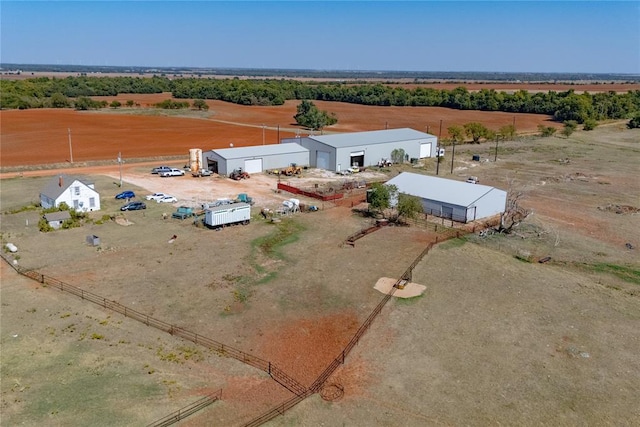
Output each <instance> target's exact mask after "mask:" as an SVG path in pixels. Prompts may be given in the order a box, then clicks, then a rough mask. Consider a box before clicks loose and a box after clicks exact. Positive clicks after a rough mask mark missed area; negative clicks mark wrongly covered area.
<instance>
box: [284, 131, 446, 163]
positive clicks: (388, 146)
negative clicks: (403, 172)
mask: <svg viewBox="0 0 640 427" xmlns="http://www.w3.org/2000/svg"><path fill="white" fill-rule="evenodd" d="M282 142H283V143H298V144H299V145H301V146H303V147H305V148H307V149H308V150H309V165H310V166H312V167H317V168H320V169H327V170H332V171H340V170H343V169H348V168H349V167H351V166H360V167H363V166H364V167H366V166H372V165H376V164H378V162H379V161H380V160H381V159H390V158H391V152H392V151H393V150H395V149H402V150H404V153H405V155H406V159H405V160H411V159H421V158H425V157H434V156H435V155H436V146H437V145H438V138H437V137H436V136H434V135H430V134H428V133H424V132H420V131H417V130H414V129H410V128H402V129H385V130H376V131H369V132H352V133H341V134H332V135H310V136H306V137H300V138H286V139H283V140H282ZM286 145H289V144H286Z"/></svg>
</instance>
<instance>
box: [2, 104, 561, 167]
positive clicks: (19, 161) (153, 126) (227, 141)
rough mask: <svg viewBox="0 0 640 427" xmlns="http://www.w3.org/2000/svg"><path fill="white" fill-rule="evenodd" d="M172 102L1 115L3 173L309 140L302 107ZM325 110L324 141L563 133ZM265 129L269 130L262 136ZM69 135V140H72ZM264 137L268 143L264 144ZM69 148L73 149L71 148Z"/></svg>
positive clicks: (488, 121) (504, 121)
mask: <svg viewBox="0 0 640 427" xmlns="http://www.w3.org/2000/svg"><path fill="white" fill-rule="evenodd" d="M170 97H171V95H170V94H153V95H137V94H125V95H119V96H117V97H95V98H96V99H104V100H106V101H107V102H111V101H113V100H116V99H117V100H119V101H120V102H122V103H123V104H124V103H125V102H126V101H127V100H132V101H134V102H136V103H137V104H139V105H140V107H139V108H132V109H128V108H120V109H117V110H112V109H104V110H101V111H84V112H82V111H75V110H71V109H68V110H62V109H38V110H35V109H32V110H3V111H0V121H1V122H2V127H1V128H0V138H1V139H0V140H1V141H2V165H1V167H2V171H3V172H4V171H6V170H7V169H8V168H13V169H16V168H20V167H22V166H24V165H30V166H33V165H41V164H57V165H61V164H65V163H67V166H69V162H70V160H71V159H70V157H71V156H70V154H72V155H73V161H74V164H75V165H82V164H83V163H85V162H88V161H103V162H106V161H112V162H113V161H115V158H117V155H118V153H122V156H123V158H124V159H125V161H131V160H134V161H135V160H140V159H149V158H159V157H163V156H184V158H185V159H188V153H189V149H190V148H201V149H203V150H210V149H214V148H228V147H230V146H231V144H233V146H234V147H241V146H250V145H261V144H263V142H264V143H265V144H276V143H278V142H279V140H280V139H282V138H287V137H288V138H291V137H295V136H296V134H300V135H307V133H305V132H304V130H302V129H301V128H299V127H297V126H296V125H295V121H294V120H293V116H294V115H295V114H296V107H297V105H298V104H299V102H298V101H287V102H286V103H285V104H284V105H282V106H277V107H258V106H242V105H236V104H231V103H227V102H222V101H207V104H208V105H209V110H208V111H207V112H198V111H178V112H176V111H169V112H166V111H164V110H156V109H152V108H149V107H150V106H152V105H153V104H155V103H158V102H161V101H163V100H165V99H168V98H170ZM314 103H315V104H316V105H317V106H318V108H319V109H321V110H326V111H329V112H333V113H335V114H336V116H337V117H338V120H339V121H338V123H337V124H336V125H334V126H331V127H328V128H326V129H325V131H324V133H334V132H356V131H369V130H381V129H385V128H404V127H409V128H413V129H416V130H420V131H423V132H429V133H432V134H435V135H438V134H440V121H441V120H442V136H443V137H446V135H447V128H448V127H450V126H454V125H458V126H461V125H463V124H465V123H469V122H472V121H478V122H481V123H484V124H485V126H487V127H489V128H491V129H495V130H497V129H499V128H500V127H501V126H505V125H509V124H512V123H514V122H515V125H516V128H517V130H518V132H520V133H523V134H527V133H533V132H536V131H537V127H538V125H540V124H543V125H545V126H553V127H557V128H560V127H561V124H559V123H554V122H551V121H550V117H548V116H545V115H539V114H511V113H502V112H488V111H460V110H452V109H447V108H440V107H375V106H359V105H354V104H347V103H338V102H327V101H316V102H314ZM263 126H264V128H263ZM69 133H70V135H69ZM263 136H264V140H263ZM69 140H71V149H70V148H69V145H70V144H69Z"/></svg>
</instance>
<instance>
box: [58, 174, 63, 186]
mask: <svg viewBox="0 0 640 427" xmlns="http://www.w3.org/2000/svg"><path fill="white" fill-rule="evenodd" d="M62 181H63V179H62V175H60V176H59V177H58V187H62Z"/></svg>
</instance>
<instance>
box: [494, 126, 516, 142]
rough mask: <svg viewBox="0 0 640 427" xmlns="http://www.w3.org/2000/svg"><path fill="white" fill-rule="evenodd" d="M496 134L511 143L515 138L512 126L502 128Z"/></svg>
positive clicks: (514, 129)
mask: <svg viewBox="0 0 640 427" xmlns="http://www.w3.org/2000/svg"><path fill="white" fill-rule="evenodd" d="M498 133H499V134H500V135H502V136H503V137H504V138H505V139H508V140H509V141H513V140H514V139H515V137H516V127H515V126H514V125H506V126H502V127H501V128H500V129H499V130H498Z"/></svg>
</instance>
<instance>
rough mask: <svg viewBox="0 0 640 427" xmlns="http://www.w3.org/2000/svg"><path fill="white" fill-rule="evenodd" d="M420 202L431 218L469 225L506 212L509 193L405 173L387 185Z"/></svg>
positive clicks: (482, 186) (481, 186) (450, 180)
mask: <svg viewBox="0 0 640 427" xmlns="http://www.w3.org/2000/svg"><path fill="white" fill-rule="evenodd" d="M386 184H389V185H395V186H396V187H397V188H398V193H405V194H409V195H412V196H416V197H418V198H420V199H421V201H422V207H423V208H424V212H425V213H426V214H428V215H434V216H437V217H442V218H448V219H451V220H453V221H457V222H464V223H466V222H469V221H475V220H478V219H482V218H488V217H491V216H494V215H498V214H501V213H502V212H504V210H505V208H506V204H507V192H506V191H503V190H499V189H497V188H494V187H489V186H488V185H480V184H471V183H467V182H462V181H455V180H452V179H445V178H436V177H434V176H428V175H420V174H416V173H411V172H403V173H401V174H400V175H398V176H396V177H395V178H392V179H390V180H389V181H387V182H386Z"/></svg>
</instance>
